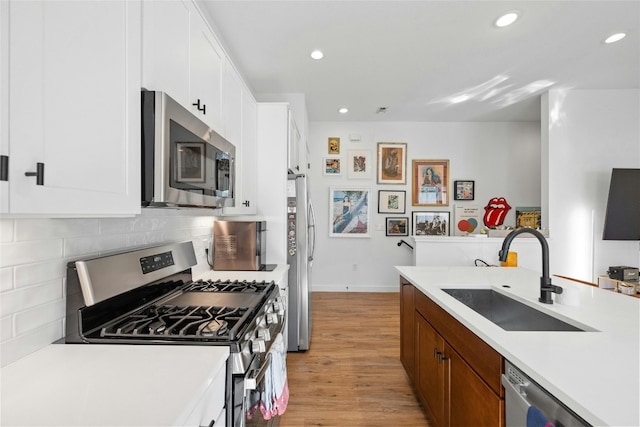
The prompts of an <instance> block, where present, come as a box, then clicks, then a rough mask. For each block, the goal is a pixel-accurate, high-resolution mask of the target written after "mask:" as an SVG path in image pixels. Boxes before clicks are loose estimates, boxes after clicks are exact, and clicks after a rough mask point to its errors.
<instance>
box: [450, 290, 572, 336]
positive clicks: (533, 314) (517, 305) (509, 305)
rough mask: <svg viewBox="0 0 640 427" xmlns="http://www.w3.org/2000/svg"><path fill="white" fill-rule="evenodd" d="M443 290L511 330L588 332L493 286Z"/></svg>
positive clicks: (503, 327)
mask: <svg viewBox="0 0 640 427" xmlns="http://www.w3.org/2000/svg"><path fill="white" fill-rule="evenodd" d="M442 290H443V291H444V292H446V293H447V294H449V295H451V296H452V297H454V298H455V299H457V300H458V301H460V302H461V303H463V304H464V305H466V306H468V307H469V308H471V309H472V310H474V311H475V312H477V313H479V314H481V315H482V316H484V317H486V318H487V319H489V320H490V321H492V322H493V323H495V324H496V325H498V326H500V327H501V328H502V329H505V330H507V331H571V332H584V331H585V330H584V329H580V328H578V327H576V326H573V325H570V324H569V323H566V322H564V321H562V320H560V319H556V318H555V317H553V316H549V315H548V314H545V313H543V312H541V311H538V310H536V309H535V308H532V307H529V306H528V305H526V304H523V303H521V302H519V301H516V300H514V299H512V298H509V297H507V296H505V295H503V294H501V293H500V292H497V291H495V290H493V289H457V288H456V289H442Z"/></svg>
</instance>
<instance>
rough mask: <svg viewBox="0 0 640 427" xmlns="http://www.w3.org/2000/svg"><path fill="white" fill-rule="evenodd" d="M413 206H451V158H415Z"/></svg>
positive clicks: (413, 168) (413, 167)
mask: <svg viewBox="0 0 640 427" xmlns="http://www.w3.org/2000/svg"><path fill="white" fill-rule="evenodd" d="M412 178H413V194H412V199H411V203H412V205H413V206H449V188H448V186H449V184H448V182H449V160H414V161H413V166H412Z"/></svg>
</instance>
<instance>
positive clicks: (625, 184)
mask: <svg viewBox="0 0 640 427" xmlns="http://www.w3.org/2000/svg"><path fill="white" fill-rule="evenodd" d="M602 238H603V239H604V240H640V169H615V168H614V169H613V171H612V172H611V184H610V185H609V198H608V200H607V211H606V213H605V217H604V233H603V235H602Z"/></svg>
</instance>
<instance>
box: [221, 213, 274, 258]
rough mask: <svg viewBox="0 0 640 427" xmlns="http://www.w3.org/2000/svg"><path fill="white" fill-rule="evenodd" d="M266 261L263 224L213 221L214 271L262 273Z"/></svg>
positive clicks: (265, 223)
mask: <svg viewBox="0 0 640 427" xmlns="http://www.w3.org/2000/svg"><path fill="white" fill-rule="evenodd" d="M266 259H267V222H266V221H219V220H216V221H214V223H213V269H214V270H265V269H266V265H265V263H264V261H265V260H266Z"/></svg>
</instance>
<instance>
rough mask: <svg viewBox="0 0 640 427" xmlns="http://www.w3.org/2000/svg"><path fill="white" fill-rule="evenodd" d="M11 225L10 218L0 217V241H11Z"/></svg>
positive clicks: (12, 223) (12, 222)
mask: <svg viewBox="0 0 640 427" xmlns="http://www.w3.org/2000/svg"><path fill="white" fill-rule="evenodd" d="M13 225H14V221H13V220H12V219H0V242H11V241H13Z"/></svg>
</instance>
